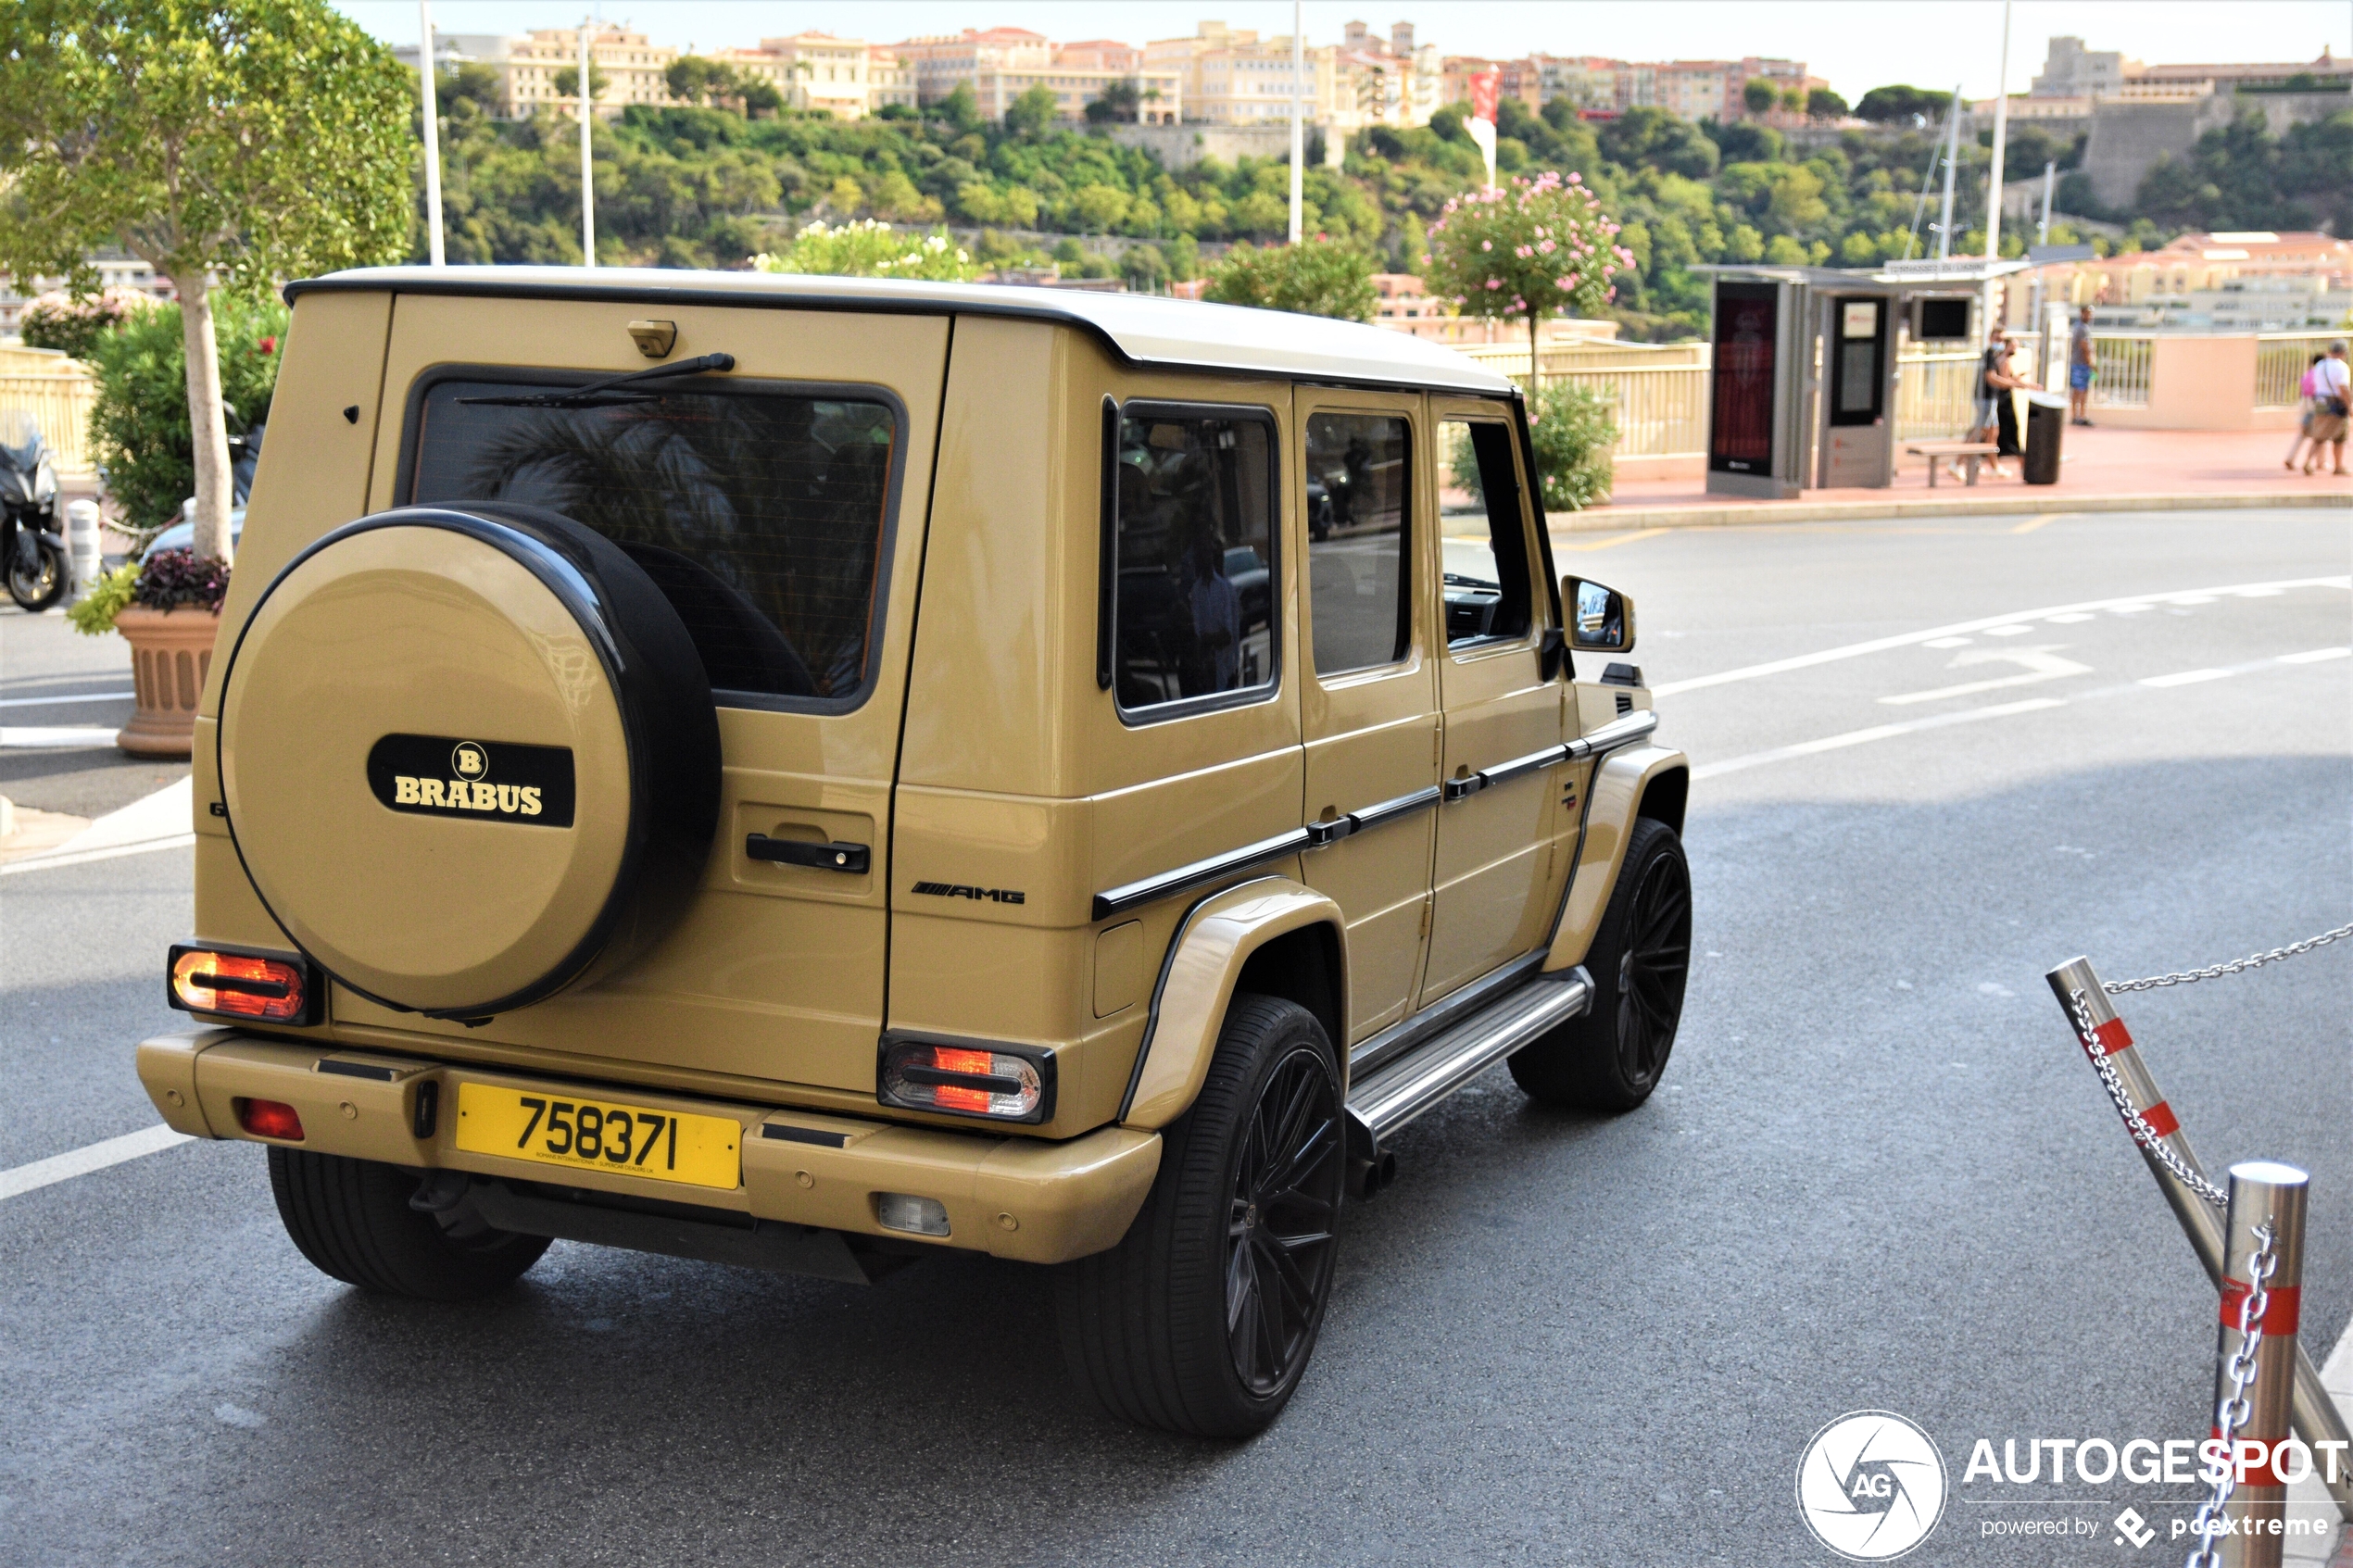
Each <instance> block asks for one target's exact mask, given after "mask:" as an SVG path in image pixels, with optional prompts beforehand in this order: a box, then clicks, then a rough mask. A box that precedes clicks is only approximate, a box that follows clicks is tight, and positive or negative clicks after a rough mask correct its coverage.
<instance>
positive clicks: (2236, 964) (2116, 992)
mask: <svg viewBox="0 0 2353 1568" xmlns="http://www.w3.org/2000/svg"><path fill="white" fill-rule="evenodd" d="M2347 936H2353V925H2340V926H2338V927H2337V928H2336V929H2335V930H2334V931H2324V932H2322V933H2321V935H2318V936H2312V937H2308V938H2306V939H2305V940H2304V941H2301V942H2291V943H2289V944H2288V945H2287V946H2286V947H2274V948H2272V949H2271V951H2270V952H2268V953H2251V954H2249V955H2248V956H2247V957H2246V958H2243V959H2233V960H2231V961H2230V962H2229V963H2218V964H2215V965H2214V966H2212V967H2211V968H2208V969H2191V970H2183V971H2182V972H2179V973H2177V974H2153V975H2150V976H2149V977H2148V978H2147V979H2145V980H2108V981H2103V982H2102V983H2101V989H2102V990H2105V991H2106V992H2107V993H2108V995H2109V996H2111V997H2120V996H2122V995H2123V994H2124V993H2125V992H2127V991H2156V990H2160V989H2162V988H2163V987H2165V986H2168V985H2194V984H2196V982H2198V981H2200V980H2214V979H2219V978H2220V977H2221V976H2222V975H2225V974H2244V973H2245V972H2246V971H2248V970H2250V969H2261V968H2262V967H2263V966H2264V965H2265V964H2267V963H2277V962H2279V961H2280V960H2282V959H2292V958H2294V957H2296V955H2297V954H2298V953H2309V952H2310V951H2311V950H2312V949H2313V948H2315V947H2327V946H2328V945H2329V944H2330V943H2332V942H2342V941H2344V940H2345V939H2346V938H2347Z"/></svg>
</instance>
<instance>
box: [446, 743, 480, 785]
mask: <svg viewBox="0 0 2353 1568" xmlns="http://www.w3.org/2000/svg"><path fill="white" fill-rule="evenodd" d="M449 771H451V772H453V773H455V774H457V775H458V776H459V778H461V779H478V778H481V777H482V776H483V775H484V774H485V773H487V772H489V771H490V748H489V747H488V746H484V745H483V744H482V743H481V742H480V741H471V740H461V741H459V743H458V744H457V746H455V747H453V748H452V749H451V751H450V753H449Z"/></svg>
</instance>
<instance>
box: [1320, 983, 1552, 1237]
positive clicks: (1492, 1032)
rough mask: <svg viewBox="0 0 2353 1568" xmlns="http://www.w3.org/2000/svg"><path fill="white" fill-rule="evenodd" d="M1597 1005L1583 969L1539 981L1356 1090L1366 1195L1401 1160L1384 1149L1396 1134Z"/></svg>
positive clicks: (1351, 1098)
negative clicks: (1483, 1074) (1527, 1046)
mask: <svg viewBox="0 0 2353 1568" xmlns="http://www.w3.org/2000/svg"><path fill="white" fill-rule="evenodd" d="M1592 1001H1593V982H1592V976H1590V975H1588V974H1587V973H1586V972H1585V971H1584V970H1583V969H1582V968H1581V967H1580V968H1576V969H1569V970H1565V971H1563V972H1560V973H1558V974H1544V975H1538V976H1537V977H1535V978H1534V979H1532V980H1529V981H1528V982H1527V983H1526V984H1524V985H1519V986H1517V987H1516V988H1515V989H1513V990H1511V991H1508V992H1506V993H1505V994H1504V996H1502V997H1499V998H1497V999H1496V1000H1495V1001H1493V1002H1491V1003H1489V1004H1488V1005H1487V1006H1486V1007H1483V1008H1481V1009H1480V1010H1478V1011H1477V1012H1475V1013H1473V1014H1472V1015H1471V1016H1470V1017H1468V1018H1466V1019H1465V1020H1463V1022H1460V1023H1457V1024H1455V1025H1453V1027H1452V1028H1450V1029H1447V1030H1445V1031H1444V1032H1442V1033H1441V1034H1439V1035H1434V1036H1432V1037H1431V1038H1430V1039H1429V1040H1428V1042H1427V1043H1425V1044H1423V1045H1421V1046H1419V1047H1416V1049H1414V1050H1413V1051H1411V1052H1409V1053H1408V1054H1406V1055H1405V1056H1403V1057H1401V1058H1399V1059H1398V1060H1395V1061H1393V1062H1390V1064H1389V1065H1387V1066H1385V1067H1383V1068H1381V1069H1380V1070H1379V1071H1378V1072H1376V1073H1372V1074H1371V1075H1369V1076H1368V1077H1366V1078H1365V1080H1364V1081H1363V1082H1361V1083H1358V1084H1353V1085H1350V1087H1349V1091H1348V1119H1349V1123H1350V1127H1349V1132H1350V1135H1351V1142H1352V1144H1353V1145H1355V1146H1356V1147H1355V1148H1354V1149H1353V1153H1355V1155H1356V1156H1357V1158H1358V1160H1360V1161H1365V1162H1369V1170H1368V1172H1367V1175H1368V1176H1369V1178H1370V1179H1369V1181H1368V1182H1367V1183H1365V1184H1361V1185H1360V1190H1365V1196H1370V1193H1371V1192H1375V1191H1378V1190H1379V1188H1380V1186H1381V1185H1386V1182H1387V1179H1388V1178H1387V1173H1388V1172H1390V1171H1393V1170H1394V1168H1395V1161H1394V1160H1393V1159H1392V1158H1391V1157H1390V1156H1389V1155H1388V1153H1387V1151H1386V1150H1385V1149H1384V1148H1383V1147H1382V1146H1383V1145H1385V1144H1387V1143H1388V1141H1389V1140H1390V1138H1391V1137H1392V1136H1394V1135H1396V1133H1397V1131H1398V1129H1400V1128H1402V1127H1403V1126H1405V1125H1406V1124H1407V1123H1411V1122H1412V1121H1413V1120H1414V1119H1415V1118H1416V1117H1417V1116H1420V1115H1421V1114H1422V1113H1423V1112H1425V1111H1427V1110H1429V1109H1430V1108H1431V1107H1433V1106H1435V1105H1437V1104H1438V1103H1439V1102H1440V1101H1441V1100H1443V1099H1445V1098H1446V1097H1447V1096H1449V1095H1451V1094H1453V1092H1454V1091H1455V1090H1457V1089H1459V1088H1461V1087H1462V1086H1463V1085H1466V1084H1467V1083H1469V1082H1470V1081H1471V1080H1472V1079H1474V1078H1476V1077H1478V1075H1479V1074H1480V1073H1484V1072H1486V1071H1487V1070H1488V1069H1489V1068H1491V1067H1492V1066H1494V1065H1495V1064H1496V1063H1497V1062H1499V1061H1501V1060H1504V1058H1505V1057H1507V1056H1509V1055H1511V1054H1512V1053H1513V1052H1514V1051H1516V1050H1517V1049H1519V1048H1520V1047H1522V1046H1525V1045H1527V1044H1529V1042H1530V1041H1533V1040H1535V1039H1536V1038H1538V1037H1539V1036H1540V1035H1543V1034H1544V1033H1545V1032H1546V1031H1547V1030H1550V1029H1551V1028H1553V1027H1554V1025H1555V1024H1558V1023H1561V1022H1566V1021H1567V1020H1568V1019H1572V1018H1575V1017H1576V1016H1577V1015H1578V1014H1579V1013H1581V1012H1583V1011H1584V1010H1586V1009H1587V1008H1589V1007H1591V1006H1592Z"/></svg>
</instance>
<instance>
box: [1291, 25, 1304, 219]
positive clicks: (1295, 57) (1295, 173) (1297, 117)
mask: <svg viewBox="0 0 2353 1568" xmlns="http://www.w3.org/2000/svg"><path fill="white" fill-rule="evenodd" d="M1299 29H1300V0H1290V243H1291V244H1293V245H1297V244H1298V243H1299V241H1300V235H1301V232H1302V230H1303V229H1304V228H1305V227H1306V213H1307V171H1306V169H1305V167H1304V165H1305V164H1306V161H1307V119H1306V113H1305V109H1306V104H1305V98H1304V91H1305V90H1304V89H1303V88H1302V87H1301V86H1300V83H1299V76H1300V68H1301V66H1302V63H1303V62H1304V61H1305V59H1306V57H1307V44H1306V41H1305V39H1303V38H1302V36H1301V34H1300V31H1299Z"/></svg>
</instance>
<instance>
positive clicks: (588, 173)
mask: <svg viewBox="0 0 2353 1568" xmlns="http://www.w3.org/2000/svg"><path fill="white" fill-rule="evenodd" d="M589 20H590V19H588V18H586V17H583V18H582V19H580V255H581V257H582V261H581V265H583V266H585V267H594V266H595V265H597V165H596V162H595V160H594V159H593V158H592V157H590V156H589V151H588V121H589V119H591V117H592V115H593V114H594V109H593V107H592V106H593V105H594V102H595V99H594V97H593V96H592V94H591V93H590V90H589V86H588V26H589Z"/></svg>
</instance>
